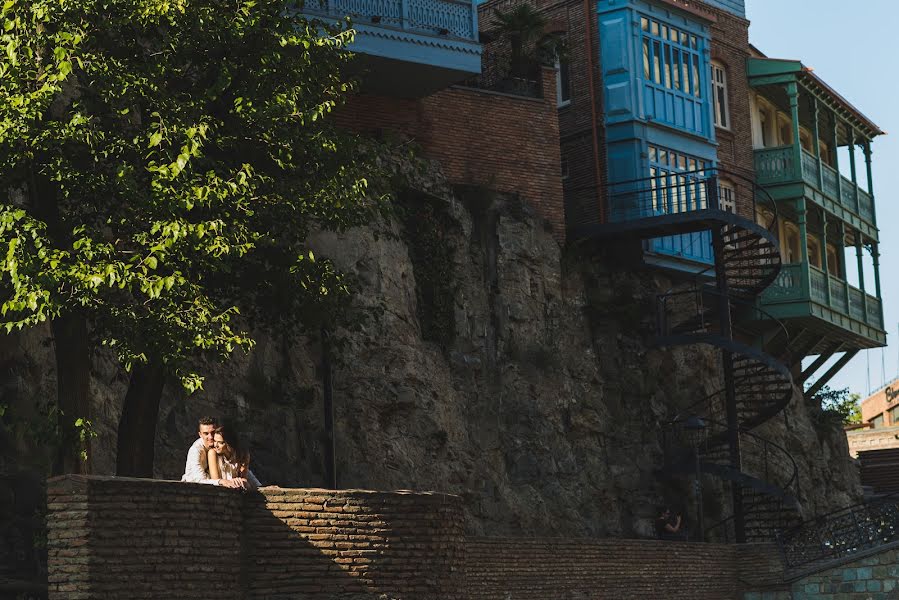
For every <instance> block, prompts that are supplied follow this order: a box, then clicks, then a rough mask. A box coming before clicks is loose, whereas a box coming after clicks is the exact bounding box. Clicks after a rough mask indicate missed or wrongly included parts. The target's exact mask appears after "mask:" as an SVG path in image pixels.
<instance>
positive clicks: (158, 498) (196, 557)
mask: <svg viewBox="0 0 899 600" xmlns="http://www.w3.org/2000/svg"><path fill="white" fill-rule="evenodd" d="M48 494H49V498H48V506H49V509H50V512H49V518H48V524H49V527H50V555H49V572H50V590H49V597H50V598H51V599H52V600H80V599H83V598H110V599H118V598H125V597H127V598H143V599H155V598H159V599H170V598H191V597H199V596H203V595H207V594H208V593H209V591H210V590H214V595H215V597H216V598H226V599H227V598H235V599H237V598H240V599H247V600H253V599H257V598H258V599H262V598H303V599H304V600H375V599H377V600H385V599H390V600H438V599H439V600H508V599H510V598H513V599H515V600H563V599H565V600H569V599H576V598H613V599H615V600H627V599H634V600H636V599H640V600H678V599H683V600H687V599H689V600H731V599H733V600H737V599H738V598H741V597H742V594H744V593H746V592H750V591H752V590H754V589H761V588H762V587H765V586H768V588H766V589H770V584H771V583H772V582H774V583H777V576H778V575H779V569H778V566H779V562H778V555H777V550H776V548H775V547H774V546H763V545H745V546H735V545H724V544H695V543H679V542H660V541H654V540H652V541H651V540H642V541H641V540H611V539H606V540H597V539H592V540H588V539H581V540H577V539H559V538H556V539H550V538H527V537H517V538H483V537H476V536H469V537H465V536H464V534H463V523H464V517H463V513H462V510H461V508H462V500H461V498H459V497H458V496H451V495H446V494H437V493H414V492H408V491H399V492H370V491H363V490H337V491H334V490H323V489H280V488H269V489H264V490H261V492H260V493H249V494H243V493H241V492H239V491H237V490H230V489H225V488H218V487H214V486H204V485H199V484H186V483H181V482H171V481H158V480H150V479H127V478H112V477H88V476H80V475H69V476H65V477H58V478H54V479H51V480H50V482H49V491H48ZM865 564H866V565H867V564H868V563H865ZM881 564H882V563H881ZM864 569H865V567H861V568H858V569H855V570H854V571H852V573H854V575H855V576H856V577H863V576H865V577H868V578H870V577H872V576H874V574H875V573H877V574H878V575H882V574H881V573H880V572H879V571H882V570H883V569H880V570H878V569H874V570H872V569H870V568H868V569H867V571H865V570H864ZM885 572H886V571H884V573H885ZM846 573H849V571H846ZM841 576H842V577H844V578H846V579H847V580H848V578H850V577H851V575H848V574H844V575H841ZM805 585H811V582H806V583H805ZM865 585H868V584H865ZM872 587H873V586H872ZM747 597H750V596H747Z"/></svg>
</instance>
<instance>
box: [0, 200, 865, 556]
mask: <svg viewBox="0 0 899 600" xmlns="http://www.w3.org/2000/svg"><path fill="white" fill-rule="evenodd" d="M403 206H404V210H402V211H400V213H399V216H398V217H397V218H395V219H394V220H393V221H391V222H390V223H388V224H386V225H383V226H381V227H379V228H371V229H364V230H355V231H352V232H350V233H347V234H345V235H340V236H337V235H322V236H319V237H318V238H317V239H316V240H315V244H314V245H315V248H316V250H317V253H318V254H320V255H327V256H330V257H332V258H333V259H334V260H335V261H336V262H337V263H338V264H339V265H340V266H341V267H342V268H344V269H345V270H347V271H349V272H352V273H354V274H355V276H356V278H357V281H358V285H359V290H360V293H359V296H358V304H359V308H360V309H365V310H364V313H365V314H367V318H366V319H365V320H363V321H361V323H360V324H359V325H358V326H357V327H356V328H355V330H353V331H344V332H342V333H340V335H339V336H338V337H339V339H340V341H341V343H340V344H337V345H335V346H334V347H333V349H332V350H331V354H330V360H331V362H332V364H333V386H334V402H335V409H334V410H335V423H336V425H335V432H336V448H337V456H336V461H337V470H338V476H339V483H340V485H341V486H343V487H359V488H373V489H401V488H414V489H420V490H425V489H427V490H440V491H447V492H452V493H457V494H460V495H461V496H462V497H463V499H464V505H465V507H466V508H465V510H466V517H467V524H468V529H469V531H470V532H472V533H478V534H488V535H495V534H496V535H498V534H517V533H526V534H528V535H547V536H555V535H559V536H562V535H565V536H649V535H651V534H652V519H653V516H654V515H653V512H654V510H655V506H656V505H657V504H659V503H660V502H662V501H665V500H667V501H669V502H672V501H673V502H675V503H683V504H689V495H690V493H689V487H688V485H687V483H688V482H685V483H683V484H677V483H675V484H670V483H669V484H663V483H662V482H660V481H659V480H658V478H657V477H656V475H655V473H654V471H655V469H657V468H658V467H659V466H660V465H661V464H662V462H663V449H662V443H661V428H662V424H663V423H664V422H665V420H666V419H668V418H670V417H671V416H672V415H673V414H674V413H676V412H677V409H678V407H683V406H686V405H687V404H689V403H690V402H691V401H693V400H695V399H696V398H698V397H700V396H701V395H703V394H705V393H707V392H708V391H710V390H712V389H714V388H715V387H716V386H717V385H719V383H720V378H719V377H720V376H719V371H718V369H719V359H718V355H717V354H716V352H715V351H714V350H712V349H710V348H703V347H681V348H672V349H665V348H657V347H654V346H653V344H652V342H653V333H654V318H655V317H654V315H655V296H656V294H658V293H659V292H662V291H664V290H666V289H669V288H670V287H671V286H672V284H673V283H672V281H670V280H669V279H668V278H667V277H666V276H665V275H664V274H662V273H661V272H659V271H652V270H649V269H647V268H645V267H642V266H641V265H640V264H639V259H638V257H639V246H636V247H633V248H616V249H614V251H610V250H609V249H601V248H595V247H586V246H584V247H577V246H576V247H573V248H570V249H569V250H568V251H567V252H566V254H564V255H563V253H562V251H561V250H560V248H559V246H558V244H557V243H556V242H555V241H554V240H553V238H552V236H551V234H550V232H548V231H547V230H546V228H545V226H544V224H543V223H542V222H540V221H539V220H538V219H537V218H535V217H534V216H533V215H532V214H531V213H530V212H529V210H528V209H527V207H525V206H523V205H522V204H521V203H520V202H519V201H518V200H517V199H516V198H509V197H503V196H497V195H494V194H489V193H485V192H484V191H482V190H476V189H455V190H452V191H451V190H448V189H446V188H437V189H435V190H432V193H430V194H417V195H412V196H410V197H408V198H406V199H405V201H404V203H403ZM258 339H259V344H258V346H257V347H256V348H255V349H254V351H253V352H252V353H251V354H250V355H248V356H237V357H235V359H234V360H232V361H231V362H229V363H228V364H226V365H223V366H216V365H213V366H210V371H209V372H210V376H209V378H208V380H207V383H206V386H205V390H204V391H203V392H201V393H199V394H198V395H196V396H195V397H190V398H187V397H185V395H184V393H183V392H182V391H181V390H180V389H179V387H178V386H177V384H176V383H175V382H171V383H170V384H168V385H167V386H166V389H165V397H164V399H163V406H162V408H161V411H160V415H159V426H158V431H157V441H156V475H157V476H158V477H161V478H178V477H180V474H181V473H182V471H183V461H184V455H185V453H186V450H187V448H188V446H189V445H190V444H191V442H192V441H193V439H194V435H195V433H194V432H195V424H196V418H197V417H198V416H200V415H202V414H207V413H212V414H219V415H228V416H231V417H234V418H236V419H237V420H238V421H239V422H240V423H242V424H243V425H244V429H245V430H246V431H247V434H248V437H249V438H250V439H251V442H252V444H251V445H252V450H253V463H254V470H255V471H256V472H257V474H258V476H259V477H260V479H262V480H263V482H266V483H277V484H280V485H282V486H317V485H321V484H322V483H323V472H324V467H323V456H324V445H325V437H324V430H323V426H322V423H323V409H322V385H321V379H322V377H321V376H322V371H321V359H322V348H321V345H320V343H319V340H318V339H317V337H316V336H314V335H304V334H303V333H302V332H299V331H296V332H294V331H283V332H278V333H277V334H271V333H264V332H261V333H260V334H259V337H258ZM52 355H53V353H52V340H50V339H49V337H48V333H47V331H32V332H29V333H27V334H25V335H20V336H16V337H8V338H5V339H4V340H3V347H2V357H0V358H2V361H3V362H2V365H3V372H2V374H3V381H2V385H3V387H2V389H3V394H4V395H3V401H2V403H3V404H9V405H10V406H11V408H10V411H15V410H18V411H20V413H21V412H22V411H34V407H35V406H39V405H41V404H42V403H43V402H44V401H45V400H46V399H49V398H53V397H54V394H55V376H54V372H53V361H52ZM94 364H95V370H94V374H93V379H92V390H93V393H94V398H95V414H94V421H95V426H96V429H97V431H98V433H99V437H98V438H97V440H95V443H94V452H93V458H92V468H93V470H94V472H95V473H98V474H111V473H112V472H113V470H114V465H115V456H114V453H115V430H116V424H117V421H118V417H119V415H120V412H121V399H122V397H123V396H124V390H125V386H126V384H127V379H126V377H125V376H124V374H123V373H122V371H121V369H120V368H119V367H118V365H117V364H115V363H114V362H113V361H111V360H109V359H108V357H106V356H105V355H103V354H97V355H95V356H94ZM764 428H765V430H766V433H767V434H768V435H770V436H773V437H775V438H776V439H778V440H779V441H780V443H781V445H784V446H785V447H787V448H788V449H789V450H790V451H791V452H793V453H794V456H796V458H797V460H798V461H799V462H800V471H801V484H802V486H803V494H804V497H803V501H804V505H805V507H806V511H807V512H808V513H809V514H811V513H814V512H823V511H826V510H830V509H833V508H835V507H837V506H841V505H845V504H847V503H850V502H852V501H854V500H855V498H856V497H857V490H858V478H857V474H856V473H855V469H854V467H853V466H852V465H851V463H850V459H849V456H848V453H847V449H846V442H845V437H844V436H843V434H842V432H841V431H840V430H839V428H836V427H832V426H826V425H821V424H820V423H819V422H818V420H816V419H815V418H814V411H813V410H810V409H809V408H808V407H807V406H806V405H805V404H804V402H803V401H802V400H801V395H800V394H796V397H795V398H794V401H793V403H792V404H791V406H790V408H789V409H788V410H787V411H786V413H785V416H780V417H778V418H777V419H775V420H773V421H772V422H769V423H768V424H766V425H765V427H764ZM26 438H27V436H19V437H18V438H14V437H13V436H11V435H10V434H9V432H8V431H7V432H6V434H5V437H4V438H3V439H2V440H0V442H2V444H3V452H4V453H5V456H6V459H5V460H4V461H3V463H2V464H0V467H2V473H3V474H4V475H5V476H7V477H8V478H9V479H10V480H15V481H17V482H20V483H19V484H17V485H19V487H17V488H15V489H16V490H18V489H20V488H21V491H20V492H16V491H14V489H13V487H10V488H9V490H10V491H6V490H5V489H4V490H3V491H2V492H0V505H2V506H0V508H2V509H3V512H4V513H5V514H11V513H12V512H16V511H18V512H21V513H23V514H24V513H27V512H28V511H29V510H31V509H29V508H27V507H26V504H27V502H25V501H24V498H26V497H31V500H30V501H33V496H34V495H35V494H37V495H38V496H39V490H38V491H37V492H35V489H37V488H36V486H39V483H38V482H39V477H36V476H34V475H28V473H32V474H33V473H35V471H36V470H38V471H39V469H40V466H39V465H40V464H41V461H40V460H39V459H40V448H38V449H37V454H34V452H35V448H34V447H33V445H30V444H31V442H29V441H28V440H27V439H26ZM31 439H32V440H33V439H35V438H34V437H32V438H31ZM36 439H38V440H40V436H38V437H37V438H36ZM25 455H31V456H33V457H34V460H33V461H32V466H28V465H27V464H24V466H23V463H22V462H21V461H22V457H23V456H25ZM23 481H24V482H25V483H21V482H23ZM0 487H2V486H0ZM708 489H709V490H712V494H711V496H712V497H709V495H710V494H709V493H708V492H707V494H706V495H707V498H706V502H705V504H706V511H707V514H708V517H707V518H708V519H709V522H712V521H714V520H716V517H720V516H722V515H723V514H726V513H727V510H726V508H723V506H722V502H721V501H720V500H721V498H720V496H721V495H722V494H721V491H720V490H718V492H717V493H718V496H719V497H714V496H715V493H714V491H715V490H716V489H717V488H716V487H715V485H714V484H713V483H712V482H708ZM17 493H19V495H20V496H19V497H17V496H16V494H17ZM29 495H30V496H29ZM23 502H25V503H24V504H23ZM688 510H692V509H691V508H689V507H688ZM10 527H12V526H9V525H8V526H7V530H9V528H10ZM23 536H24V537H27V536H26V535H25V534H21V535H20V537H23ZM8 537H9V536H7V538H8ZM22 543H27V542H23V541H21V540H20V541H19V542H9V541H7V542H6V548H5V550H4V552H7V553H8V552H12V551H13V550H12V546H13V545H14V544H19V545H21V544H22Z"/></svg>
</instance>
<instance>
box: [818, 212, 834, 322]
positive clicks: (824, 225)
mask: <svg viewBox="0 0 899 600" xmlns="http://www.w3.org/2000/svg"><path fill="white" fill-rule="evenodd" d="M821 267H822V269H823V270H824V283H825V284H826V285H825V286H824V297H825V298H827V306H829V307H831V308H833V299H832V298H831V297H830V267H828V265H827V211H826V210H824V209H823V208H822V209H821Z"/></svg>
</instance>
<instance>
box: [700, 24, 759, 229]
mask: <svg viewBox="0 0 899 600" xmlns="http://www.w3.org/2000/svg"><path fill="white" fill-rule="evenodd" d="M703 10H705V11H707V12H709V13H711V14H713V15H714V17H715V22H714V23H712V49H711V50H712V60H715V61H718V62H720V63H721V64H722V65H724V68H725V71H726V73H727V95H728V98H727V101H728V107H729V110H730V126H729V127H728V128H726V129H725V128H722V127H717V128H716V129H715V135H716V137H717V140H718V164H719V166H720V167H721V169H723V170H725V171H730V172H733V173H736V174H737V175H742V176H743V177H745V178H748V179H749V180H751V181H754V180H755V163H754V159H753V151H752V122H751V117H750V112H749V80H748V78H747V76H746V59H747V58H749V21H747V20H746V19H742V18H740V17H737V16H736V15H733V14H731V13H729V12H726V11H723V10H718V9H716V8H713V7H709V6H706V7H703ZM722 177H726V175H722ZM735 183H737V187H738V189H739V187H740V186H741V185H742V184H743V182H742V181H737V182H735ZM751 200H752V195H751V194H737V212H739V213H740V214H742V215H744V216H747V217H750V218H753V214H752V203H751Z"/></svg>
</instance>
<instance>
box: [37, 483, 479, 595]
mask: <svg viewBox="0 0 899 600" xmlns="http://www.w3.org/2000/svg"><path fill="white" fill-rule="evenodd" d="M48 503H49V504H48V508H49V514H48V519H47V521H48V526H49V542H48V546H49V551H48V554H49V556H48V570H49V584H50V585H49V597H50V598H51V599H65V600H80V599H82V598H92V599H93V598H114V599H118V598H148V599H149V598H153V599H155V598H158V599H160V600H162V599H165V600H170V599H172V598H184V599H187V598H200V597H206V596H212V597H215V598H216V599H217V600H218V599H229V598H233V599H235V600H236V599H238V598H239V599H241V600H243V599H248V600H249V599H254V598H274V597H277V598H303V599H304V600H333V599H334V598H363V597H364V598H372V599H375V598H385V597H386V598H397V599H404V600H405V599H410V600H411V599H416V600H462V599H463V598H464V597H465V596H464V579H463V577H464V575H463V571H462V561H463V560H464V537H463V532H462V526H463V525H462V524H463V516H462V508H461V504H460V501H459V498H458V497H456V496H450V495H447V494H421V493H411V492H409V493H404V492H366V491H358V490H341V491H330V490H305V489H302V490H281V489H274V490H266V491H264V492H263V493H261V494H256V493H252V494H243V493H241V492H239V491H236V490H229V489H225V488H219V487H215V486H207V485H200V484H190V483H181V482H173V481H156V480H152V479H129V478H115V477H85V476H75V475H72V476H65V477H58V478H54V479H51V480H50V481H49V485H48Z"/></svg>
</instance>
